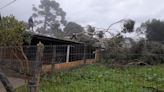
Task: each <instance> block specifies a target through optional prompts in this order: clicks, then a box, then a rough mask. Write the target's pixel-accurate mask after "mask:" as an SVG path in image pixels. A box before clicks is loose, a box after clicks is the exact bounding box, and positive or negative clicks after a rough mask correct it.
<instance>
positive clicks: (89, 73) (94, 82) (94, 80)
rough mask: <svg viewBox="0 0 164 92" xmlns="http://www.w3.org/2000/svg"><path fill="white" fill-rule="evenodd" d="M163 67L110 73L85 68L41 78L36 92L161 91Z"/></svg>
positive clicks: (95, 67) (106, 69) (105, 69)
mask: <svg viewBox="0 0 164 92" xmlns="http://www.w3.org/2000/svg"><path fill="white" fill-rule="evenodd" d="M163 71H164V66H163V65H160V66H152V67H130V68H127V69H124V70H122V69H112V68H110V67H106V66H104V65H100V64H97V65H87V66H84V67H81V68H79V69H74V70H71V71H64V72H60V73H56V74H54V76H53V77H52V78H47V77H44V78H42V81H41V86H40V92H120V90H121V92H143V91H144V92H158V91H154V90H153V89H151V88H154V89H158V90H164V85H163V76H164V73H163Z"/></svg>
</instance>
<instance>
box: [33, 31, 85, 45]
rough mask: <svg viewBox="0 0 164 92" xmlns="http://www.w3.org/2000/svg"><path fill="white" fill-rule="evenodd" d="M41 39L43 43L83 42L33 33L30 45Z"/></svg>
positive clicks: (67, 43) (65, 43) (64, 43)
mask: <svg viewBox="0 0 164 92" xmlns="http://www.w3.org/2000/svg"><path fill="white" fill-rule="evenodd" d="M39 41H41V42H42V43H43V44H45V45H71V44H83V43H81V42H75V41H70V40H64V39H59V38H54V37H48V36H43V35H38V34H34V35H32V40H31V45H36V44H37V43H38V42H39Z"/></svg>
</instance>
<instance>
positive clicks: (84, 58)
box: [83, 44, 87, 64]
mask: <svg viewBox="0 0 164 92" xmlns="http://www.w3.org/2000/svg"><path fill="white" fill-rule="evenodd" d="M86 47H87V46H86V44H84V56H83V60H84V64H86V53H87V51H86V50H87V49H86Z"/></svg>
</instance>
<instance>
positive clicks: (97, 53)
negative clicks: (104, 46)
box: [95, 48, 101, 62]
mask: <svg viewBox="0 0 164 92" xmlns="http://www.w3.org/2000/svg"><path fill="white" fill-rule="evenodd" d="M100 60H101V49H100V48H97V49H96V54H95V61H96V62H99V61H100Z"/></svg>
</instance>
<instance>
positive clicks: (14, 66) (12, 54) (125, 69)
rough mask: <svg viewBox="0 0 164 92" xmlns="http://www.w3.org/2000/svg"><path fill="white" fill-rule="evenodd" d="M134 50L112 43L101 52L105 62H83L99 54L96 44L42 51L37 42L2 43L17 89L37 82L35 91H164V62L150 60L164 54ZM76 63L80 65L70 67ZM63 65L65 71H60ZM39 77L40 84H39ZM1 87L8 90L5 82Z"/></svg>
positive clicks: (1, 62)
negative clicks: (6, 45) (31, 44)
mask: <svg viewBox="0 0 164 92" xmlns="http://www.w3.org/2000/svg"><path fill="white" fill-rule="evenodd" d="M133 50H134V49H133ZM131 51H132V50H131V49H130V48H122V47H109V48H108V49H106V50H104V51H102V52H101V56H102V59H101V61H103V63H101V64H91V65H85V66H81V65H84V63H85V62H84V61H85V60H86V61H87V60H88V61H92V60H94V59H95V58H96V54H97V52H96V49H95V48H92V47H86V46H84V45H54V46H44V50H43V53H42V54H39V53H38V46H23V47H1V48H0V68H1V69H2V71H3V72H4V73H5V74H6V75H7V77H8V79H9V81H10V82H11V84H12V85H13V86H14V89H15V90H16V92H35V91H34V89H33V87H36V86H39V89H38V90H39V91H36V92H163V91H164V84H163V83H164V73H163V71H164V66H163V65H162V64H160V65H155V66H153V65H152V64H154V63H148V62H147V61H149V59H150V58H151V59H153V60H154V61H155V60H160V62H163V59H161V58H163V57H164V54H163V53H156V52H154V53H152V52H151V53H147V54H146V53H142V54H141V53H134V52H133V54H132V52H131ZM142 51H143V50H142ZM40 56H42V57H40ZM141 56H142V57H141ZM144 60H145V61H146V62H144ZM153 60H152V61H153ZM38 61H39V62H38ZM138 62H139V63H138ZM40 66H41V67H40ZM75 66H81V67H79V68H76V69H71V70H69V71H68V69H70V68H72V67H75ZM63 68H64V69H66V71H60V72H59V71H57V70H58V69H61V70H62V69H63ZM38 69H39V70H38ZM38 71H42V73H41V74H39V73H38ZM38 77H40V78H39V80H41V81H40V82H39V85H37V84H36V83H37V80H36V79H37V78H38ZM0 90H1V91H0V92H4V91H5V90H4V87H3V86H2V84H0Z"/></svg>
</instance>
